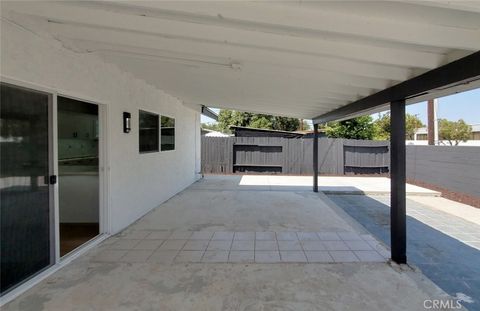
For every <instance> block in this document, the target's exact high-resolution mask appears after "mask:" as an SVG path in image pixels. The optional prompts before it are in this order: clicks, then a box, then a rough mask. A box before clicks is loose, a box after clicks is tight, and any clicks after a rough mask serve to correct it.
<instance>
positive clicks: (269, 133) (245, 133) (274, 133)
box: [230, 126, 303, 138]
mask: <svg viewBox="0 0 480 311" xmlns="http://www.w3.org/2000/svg"><path fill="white" fill-rule="evenodd" d="M230 129H231V130H232V132H233V134H234V135H235V136H236V137H255V136H262V137H285V138H301V137H303V133H298V132H289V131H278V130H269V129H259V128H253V127H243V126H230Z"/></svg>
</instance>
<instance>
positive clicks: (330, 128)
mask: <svg viewBox="0 0 480 311" xmlns="http://www.w3.org/2000/svg"><path fill="white" fill-rule="evenodd" d="M372 120H373V119H372V117H371V116H361V117H358V118H353V119H350V120H345V121H340V122H331V123H329V124H327V125H326V126H325V132H326V134H327V137H331V138H348V139H373V135H374V132H375V129H374V126H373V122H372Z"/></svg>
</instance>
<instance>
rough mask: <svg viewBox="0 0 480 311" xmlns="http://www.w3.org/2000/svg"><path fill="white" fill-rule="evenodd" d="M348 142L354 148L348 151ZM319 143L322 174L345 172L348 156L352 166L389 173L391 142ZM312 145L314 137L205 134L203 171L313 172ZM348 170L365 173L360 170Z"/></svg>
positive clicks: (304, 173) (334, 140)
mask: <svg viewBox="0 0 480 311" xmlns="http://www.w3.org/2000/svg"><path fill="white" fill-rule="evenodd" d="M345 145H347V146H348V147H347V148H350V149H348V150H347V153H345V150H346V149H345V148H346V147H345ZM318 146H319V155H318V157H319V161H318V165H319V172H320V173H321V174H329V175H343V174H344V173H345V172H346V169H345V167H346V166H345V160H344V159H345V155H347V157H348V158H347V162H348V163H349V165H351V166H354V164H355V165H357V163H359V164H358V165H360V166H361V165H363V164H364V163H365V165H369V166H368V169H369V170H368V173H369V174H371V173H379V172H382V173H384V172H385V173H386V172H388V142H376V141H355V140H347V139H330V138H320V139H319V144H318ZM352 146H353V147H352ZM312 148H313V139H311V138H310V139H298V138H297V139H295V138H282V137H228V138H220V137H202V172H203V173H206V174H230V173H237V172H238V173H246V172H255V173H278V174H280V173H281V174H289V175H309V174H312V173H313V161H312V155H313V150H312ZM352 148H353V149H352ZM386 159H387V160H386ZM350 162H351V163H353V164H350ZM385 165H386V166H387V169H383V168H384V166H385ZM378 167H380V168H382V170H379V169H378ZM348 172H349V173H355V174H356V173H364V172H363V171H360V170H359V169H357V170H354V171H352V170H350V171H348Z"/></svg>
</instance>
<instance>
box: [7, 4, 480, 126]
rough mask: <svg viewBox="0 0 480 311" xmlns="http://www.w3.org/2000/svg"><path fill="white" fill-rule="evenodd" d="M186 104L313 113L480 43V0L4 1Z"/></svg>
mask: <svg viewBox="0 0 480 311" xmlns="http://www.w3.org/2000/svg"><path fill="white" fill-rule="evenodd" d="M1 5H2V19H4V20H7V21H8V22H11V23H15V24H18V25H21V26H22V27H24V28H27V29H29V30H30V31H33V32H35V33H37V34H38V35H40V36H53V37H54V38H55V39H56V40H59V41H61V43H62V45H63V46H64V47H65V48H67V49H71V50H73V51H75V52H77V53H86V54H96V55H99V56H101V57H102V58H104V59H105V60H106V61H108V62H112V63H115V64H117V65H118V66H120V67H121V68H123V69H124V70H125V71H128V72H131V73H132V74H133V75H135V76H137V77H138V78H140V79H143V80H145V81H147V82H148V83H150V84H152V85H155V86H157V87H158V88H161V89H163V90H165V91H166V92H168V93H170V94H172V95H174V96H176V97H178V98H179V99H180V100H182V101H183V102H185V103H186V104H199V105H205V106H210V107H219V108H232V109H237V110H242V111H250V112H260V113H269V114H277V115H286V116H292V117H300V118H313V117H315V116H317V115H320V114H323V113H326V112H328V111H331V110H333V109H335V108H338V107H341V106H344V105H346V104H348V103H350V102H352V101H355V100H357V99H360V98H362V97H365V96H367V95H370V94H373V93H376V92H377V91H379V90H382V89H385V88H387V87H389V86H392V85H395V84H397V83H399V82H401V81H405V80H407V79H409V78H412V77H415V76H417V75H419V74H421V73H424V72H426V71H429V70H431V69H434V68H437V67H439V66H441V65H444V64H446V63H449V62H451V61H453V60H456V59H458V58H461V57H464V56H466V55H469V54H471V53H472V52H475V51H478V50H480V2H475V1H472V2H462V1H448V2H447V1H422V2H416V1H408V2H379V1H378V2H365V1H353V2H339V1H336V2H303V1H299V2H298V1H297V2H231V1H224V2H203V1H194V2H179V1H177V2H163V1H154V2H139V1H121V2H120V1H118V2H108V1H102V2H84V1H82V2H62V3H58V2H40V1H34V2H23V1H18V2H2V4H1Z"/></svg>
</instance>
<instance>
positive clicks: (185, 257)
mask: <svg viewBox="0 0 480 311" xmlns="http://www.w3.org/2000/svg"><path fill="white" fill-rule="evenodd" d="M107 241H108V240H107ZM104 246H105V249H104V250H103V251H101V252H100V253H98V254H97V255H96V256H95V257H94V258H93V260H94V261H101V262H158V263H174V262H175V263H187V262H188V263H199V262H204V263H208V262H211V263H228V262H229V263H286V262H291V263H341V262H385V261H386V260H387V258H389V255H390V254H389V252H388V251H387V249H386V248H385V247H384V246H383V245H382V244H380V243H379V242H378V241H377V240H376V239H375V238H374V237H373V236H371V235H369V234H367V235H359V234H357V233H355V232H294V231H282V232H273V231H270V232H233V231H215V232H212V231H173V232H170V231H132V232H129V233H124V234H120V235H118V236H117V237H114V238H113V241H112V240H111V239H110V241H108V242H106V243H104Z"/></svg>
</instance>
